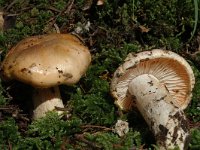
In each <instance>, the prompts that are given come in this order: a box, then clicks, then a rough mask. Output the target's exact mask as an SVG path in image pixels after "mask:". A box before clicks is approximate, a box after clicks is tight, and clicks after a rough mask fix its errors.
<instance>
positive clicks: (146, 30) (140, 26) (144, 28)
mask: <svg viewBox="0 0 200 150" xmlns="http://www.w3.org/2000/svg"><path fill="white" fill-rule="evenodd" d="M139 28H140V31H141V32H142V33H147V32H149V30H150V28H146V27H144V26H142V25H139Z"/></svg>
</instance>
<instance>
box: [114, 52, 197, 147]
mask: <svg viewBox="0 0 200 150" xmlns="http://www.w3.org/2000/svg"><path fill="white" fill-rule="evenodd" d="M194 83H195V78H194V74H193V71H192V69H191V67H190V65H189V64H188V63H187V61H186V60H184V58H182V57H181V56H179V55H178V54H176V53H174V52H171V51H165V50H160V49H154V50H152V51H144V52H140V53H138V54H134V53H130V54H129V55H128V57H127V58H126V59H125V63H124V64H122V65H121V66H120V67H119V68H118V69H117V70H116V71H115V73H114V76H113V79H112V82H111V93H112V95H113V97H114V98H115V104H116V105H117V106H118V107H119V108H120V109H122V110H126V111H128V110H131V109H132V108H133V107H134V106H136V107H137V109H138V110H139V111H140V113H141V114H142V115H143V117H144V119H145V120H146V122H147V124H148V125H149V126H150V128H151V129H152V130H153V133H154V135H155V137H156V140H157V143H158V145H160V148H161V149H170V148H174V147H175V146H179V148H180V149H185V148H186V147H187V145H188V144H187V142H188V137H189V129H188V126H187V121H186V117H185V115H184V113H183V110H184V109H185V108H186V107H187V106H188V104H189V102H190V100H191V96H192V89H193V87H194Z"/></svg>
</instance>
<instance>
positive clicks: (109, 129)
mask: <svg viewBox="0 0 200 150" xmlns="http://www.w3.org/2000/svg"><path fill="white" fill-rule="evenodd" d="M81 128H98V129H103V130H104V131H113V129H111V128H107V127H104V126H97V125H83V126H81Z"/></svg>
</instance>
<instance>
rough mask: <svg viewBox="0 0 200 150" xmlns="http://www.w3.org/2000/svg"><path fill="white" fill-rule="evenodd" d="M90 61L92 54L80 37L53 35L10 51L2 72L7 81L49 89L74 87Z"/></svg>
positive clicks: (27, 39) (30, 38)
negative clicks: (66, 86)
mask: <svg viewBox="0 0 200 150" xmlns="http://www.w3.org/2000/svg"><path fill="white" fill-rule="evenodd" d="M90 62H91V55H90V52H89V50H88V48H87V47H85V46H84V45H83V44H82V43H81V42H80V41H79V39H78V38H76V37H75V36H73V35H70V34H50V35H41V36H33V37H29V38H26V39H24V40H22V41H21V42H19V43H18V44H17V45H16V46H15V47H13V48H12V49H11V50H10V51H9V52H8V54H7V56H6V58H5V59H4V61H3V63H2V65H1V69H2V72H3V75H4V76H5V77H6V78H8V79H17V80H19V81H22V82H24V83H27V84H30V85H32V86H34V87H38V88H47V87H52V86H55V85H60V84H66V85H71V84H75V83H76V82H78V81H79V79H80V78H81V76H82V75H83V74H84V73H85V72H86V69H87V68H88V66H89V64H90Z"/></svg>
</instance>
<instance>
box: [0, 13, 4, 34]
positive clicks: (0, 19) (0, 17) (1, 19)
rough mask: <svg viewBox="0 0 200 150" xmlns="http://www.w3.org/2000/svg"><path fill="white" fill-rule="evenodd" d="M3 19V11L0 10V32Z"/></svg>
mask: <svg viewBox="0 0 200 150" xmlns="http://www.w3.org/2000/svg"><path fill="white" fill-rule="evenodd" d="M3 25H4V19H3V12H0V32H2V31H3Z"/></svg>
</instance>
